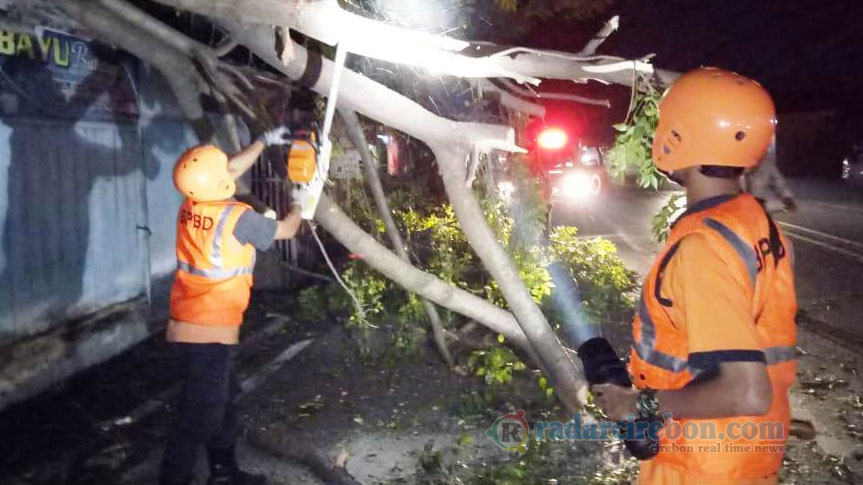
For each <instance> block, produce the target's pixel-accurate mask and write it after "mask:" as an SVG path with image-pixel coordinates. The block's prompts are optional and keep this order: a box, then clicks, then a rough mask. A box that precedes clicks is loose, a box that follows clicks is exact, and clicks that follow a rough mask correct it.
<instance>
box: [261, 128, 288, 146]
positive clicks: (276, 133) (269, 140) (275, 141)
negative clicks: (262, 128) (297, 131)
mask: <svg viewBox="0 0 863 485" xmlns="http://www.w3.org/2000/svg"><path fill="white" fill-rule="evenodd" d="M290 137H291V130H290V129H288V127H287V126H279V127H276V128H273V129H272V130H270V131H266V132H264V133H262V134H261V136H259V137H258V140H259V141H261V143H263V144H264V145H266V146H268V147H271V146H275V145H287V144H288V143H290V142H291V138H290Z"/></svg>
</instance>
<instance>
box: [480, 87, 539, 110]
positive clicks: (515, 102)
mask: <svg viewBox="0 0 863 485" xmlns="http://www.w3.org/2000/svg"><path fill="white" fill-rule="evenodd" d="M480 89H482V91H483V92H486V91H487V92H492V93H498V95H499V96H500V104H501V105H502V106H504V107H505V108H509V109H511V110H513V111H518V112H519V113H524V114H526V115H528V116H536V117H538V118H543V117H545V106H543V105H541V104H538V103H532V102H530V101H528V100H526V99H522V98H520V97H518V96H516V95H514V94H512V93H510V92H509V91H507V90H506V89H501V88H499V87H497V86H495V85H494V84H492V83H490V82H488V81H485V80H481V81H480Z"/></svg>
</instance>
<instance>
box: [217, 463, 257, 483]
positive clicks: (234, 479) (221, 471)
mask: <svg viewBox="0 0 863 485" xmlns="http://www.w3.org/2000/svg"><path fill="white" fill-rule="evenodd" d="M266 483H267V479H266V478H265V477H264V476H263V475H256V474H254V473H249V472H246V471H243V470H240V469H239V468H229V467H226V466H221V465H215V466H211V467H210V479H209V480H207V485H265V484H266Z"/></svg>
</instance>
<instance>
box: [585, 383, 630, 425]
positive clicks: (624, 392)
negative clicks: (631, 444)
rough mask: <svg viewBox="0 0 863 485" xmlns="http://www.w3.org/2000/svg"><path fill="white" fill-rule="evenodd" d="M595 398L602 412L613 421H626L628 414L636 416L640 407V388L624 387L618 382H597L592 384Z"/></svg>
mask: <svg viewBox="0 0 863 485" xmlns="http://www.w3.org/2000/svg"><path fill="white" fill-rule="evenodd" d="M590 392H591V394H593V400H594V401H595V402H596V405H597V406H599V408H600V409H602V412H604V413H605V415H606V416H608V419H610V420H612V421H625V420H626V418H627V417H628V416H635V415H637V413H638V409H637V408H636V407H635V402H636V401H637V400H638V389H635V388H634V387H622V386H618V385H616V384H596V385H593V386H590Z"/></svg>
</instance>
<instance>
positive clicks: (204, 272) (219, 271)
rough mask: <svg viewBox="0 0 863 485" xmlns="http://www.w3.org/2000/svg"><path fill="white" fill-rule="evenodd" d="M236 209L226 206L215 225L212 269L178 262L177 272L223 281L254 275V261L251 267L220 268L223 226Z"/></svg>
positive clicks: (222, 262) (211, 257)
mask: <svg viewBox="0 0 863 485" xmlns="http://www.w3.org/2000/svg"><path fill="white" fill-rule="evenodd" d="M236 207H237V206H235V205H226V206H225V208H224V209H222V213H221V214H219V222H218V223H216V231H215V235H214V236H213V247H212V249H211V251H210V263H211V264H212V265H213V267H212V268H209V269H204V268H198V267H196V266H193V265H192V264H190V263H187V262H185V261H179V260H178V261H177V269H178V270H180V271H183V272H185V273H189V274H191V275H195V276H201V277H203V278H209V279H214V280H223V279H228V278H233V277H236V276H243V275H251V274H253V273H254V270H255V266H254V259H253V263H252V266H247V267H243V268H232V269H224V268H223V267H222V266H223V264H224V261H223V259H222V237H224V234H223V233H224V232H225V226H226V225H227V224H228V219H229V218H230V216H231V212H232V211H233V210H234V209H235V208H236Z"/></svg>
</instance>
